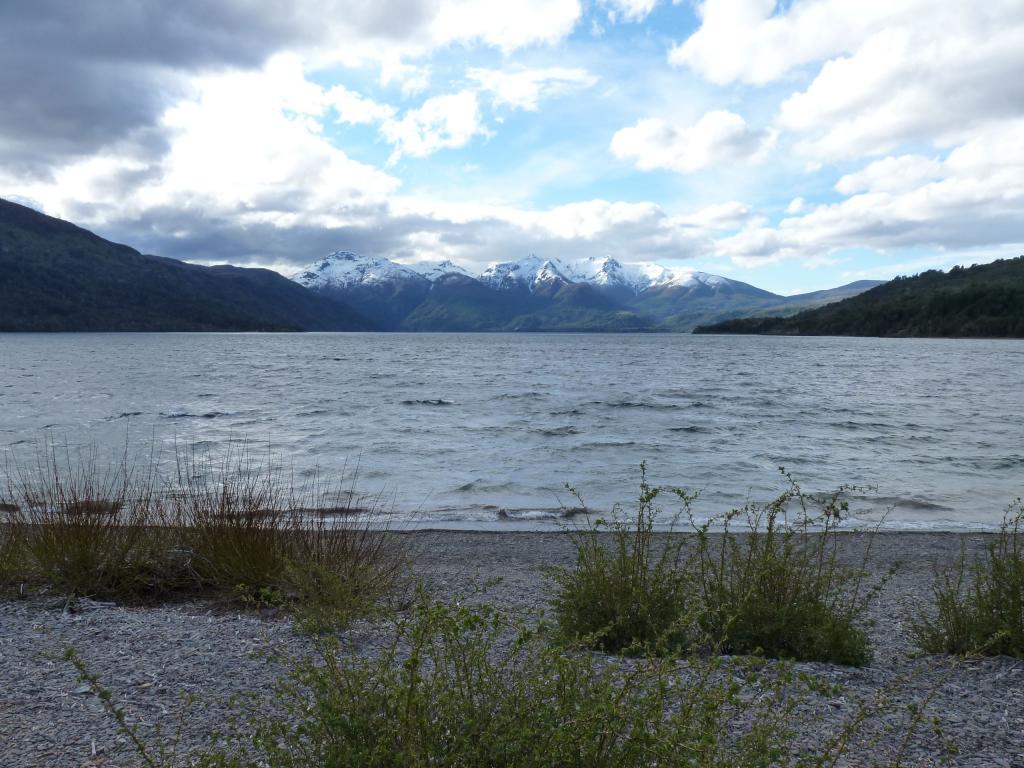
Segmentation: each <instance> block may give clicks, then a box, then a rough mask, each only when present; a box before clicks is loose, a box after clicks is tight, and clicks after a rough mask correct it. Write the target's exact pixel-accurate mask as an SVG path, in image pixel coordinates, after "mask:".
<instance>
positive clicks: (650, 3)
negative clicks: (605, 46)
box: [601, 0, 658, 24]
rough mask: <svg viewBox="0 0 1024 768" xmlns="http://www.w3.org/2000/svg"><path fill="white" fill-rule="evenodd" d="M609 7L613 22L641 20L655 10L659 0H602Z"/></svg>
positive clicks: (609, 16) (610, 19)
mask: <svg viewBox="0 0 1024 768" xmlns="http://www.w3.org/2000/svg"><path fill="white" fill-rule="evenodd" d="M601 4H602V5H603V6H605V7H606V8H607V9H608V19H609V21H611V22H612V23H613V24H615V23H616V22H619V21H628V22H634V23H635V22H640V21H643V20H644V19H646V18H647V16H648V15H649V14H650V13H651V11H653V10H654V6H656V5H657V4H658V0H601Z"/></svg>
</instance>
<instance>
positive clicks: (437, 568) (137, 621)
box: [0, 531, 1024, 768]
mask: <svg viewBox="0 0 1024 768" xmlns="http://www.w3.org/2000/svg"><path fill="white" fill-rule="evenodd" d="M404 536H405V537H406V538H407V541H408V543H409V546H410V549H412V550H413V552H414V554H415V557H416V568H417V570H418V572H419V574H420V575H421V576H422V578H423V579H424V581H425V582H426V584H427V586H428V588H430V589H431V590H432V591H434V592H435V593H436V594H438V596H439V597H443V598H446V599H454V598H455V597H465V596H466V595H468V594H469V593H470V591H471V588H472V587H473V586H474V585H480V584H483V583H484V582H486V581H488V580H490V579H491V578H492V577H493V576H494V575H495V574H500V575H502V576H503V580H502V581H501V583H499V584H498V585H496V586H491V587H489V588H488V589H487V591H486V593H485V594H484V595H483V596H474V597H473V598H472V599H487V600H491V601H494V602H496V603H498V604H501V605H504V606H508V607H513V608H517V609H521V608H525V609H538V608H543V607H544V606H545V605H546V595H548V594H549V589H550V587H549V585H548V584H547V582H546V580H545V579H544V577H543V575H542V573H541V569H542V568H543V567H545V566H550V565H559V564H562V565H570V564H571V563H572V562H573V556H574V551H573V548H572V542H571V540H570V538H569V537H568V536H566V535H564V534H559V533H508V532H501V533H491V532H452V531H445V532H418V533H409V534H404ZM967 543H968V547H969V553H977V552H979V551H980V550H981V547H982V546H983V544H984V537H983V536H971V537H969V539H968V542H967ZM859 546H861V545H860V544H859V543H858V542H857V540H854V539H852V538H851V539H850V544H849V545H846V546H844V550H843V554H844V557H848V558H850V559H851V562H852V561H853V560H854V559H856V558H857V557H858V555H859V549H858V547H859ZM959 547H960V537H959V536H957V535H954V534H941V533H885V534H880V535H879V537H878V538H877V539H876V542H875V544H874V547H873V550H872V556H871V560H870V565H871V570H872V571H873V572H875V573H883V572H884V571H885V570H886V569H887V568H888V566H889V564H890V563H891V562H893V561H894V560H896V559H899V560H901V561H903V562H904V566H903V568H902V570H901V571H900V573H899V575H898V576H897V577H896V578H895V579H894V580H892V581H891V582H890V583H889V584H888V585H887V586H886V587H885V589H884V590H883V592H882V594H881V596H880V598H879V600H878V602H877V603H876V604H875V605H874V606H873V608H872V610H871V618H872V619H873V620H874V627H873V628H872V630H871V632H872V640H873V643H874V646H875V659H874V661H873V662H872V663H871V664H870V665H869V666H867V667H863V668H860V669H852V668H846V667H840V666H836V665H830V664H810V663H805V664H799V665H797V666H798V668H799V669H800V670H802V671H805V672H808V673H811V674H814V675H817V676H819V677H821V678H824V679H827V680H828V681H829V682H831V683H838V684H840V685H841V686H843V693H842V696H841V697H839V698H835V699H830V700H820V701H817V700H811V701H808V702H807V703H806V704H805V705H803V706H804V707H805V714H806V715H807V717H808V722H809V723H810V724H811V725H809V726H808V727H807V728H805V729H804V730H802V731H801V736H800V740H799V743H800V747H801V748H802V749H804V750H806V751H807V752H808V753H813V751H814V748H815V745H816V744H818V743H820V741H821V739H822V738H826V737H827V736H828V735H829V734H830V733H831V732H833V731H834V730H835V729H836V728H837V727H839V725H840V724H841V721H842V718H843V717H846V716H849V715H850V714H851V713H852V712H853V711H854V709H855V707H856V706H857V702H859V701H865V700H870V699H871V698H872V697H873V696H876V695H878V694H879V693H882V692H885V693H886V694H887V695H888V696H889V697H890V699H891V700H892V702H893V704H894V709H893V710H892V711H890V712H889V713H888V714H886V715H885V716H884V717H879V718H876V719H875V720H874V721H872V725H871V727H870V728H869V729H867V731H865V732H864V733H862V734H861V735H860V736H859V737H858V738H857V739H856V740H855V743H854V745H853V748H852V750H851V752H850V754H849V755H848V756H847V757H846V758H845V759H844V761H843V762H841V763H840V765H844V766H862V765H863V766H868V765H874V764H878V763H880V762H882V761H884V760H885V759H886V755H888V754H890V753H891V751H892V750H893V749H894V748H895V746H896V745H897V744H899V743H900V741H901V740H902V739H903V735H904V734H903V730H904V729H905V725H906V720H905V718H904V716H903V715H902V714H899V712H900V711H901V709H902V707H904V706H905V705H906V704H907V703H910V702H919V701H921V700H923V699H924V698H926V697H928V696H929V695H931V701H930V703H929V710H928V711H929V713H930V714H932V715H938V716H939V717H940V719H941V721H942V727H943V732H944V736H945V738H947V739H950V740H952V741H953V742H954V743H955V744H956V745H957V749H958V752H957V754H955V755H952V756H946V755H945V753H944V752H943V749H942V743H941V741H940V740H939V739H937V738H936V737H935V736H934V735H932V734H931V733H930V732H929V730H928V729H927V728H924V729H921V732H920V733H918V734H917V735H916V736H915V737H914V738H912V739H911V741H910V743H909V746H908V755H907V759H906V760H905V761H904V764H905V765H915V764H916V765H935V764H949V765H954V766H963V767H964V768H981V766H1004V767H1006V768H1024V661H1022V660H1019V659H1009V658H1005V657H996V658H991V659H981V660H977V661H970V662H964V661H960V660H957V659H954V658H951V657H945V656H918V655H914V654H913V651H914V649H913V647H912V643H911V639H910V638H909V637H908V635H907V630H906V623H905V621H904V617H905V616H906V615H907V613H908V611H909V610H910V609H912V608H914V607H915V606H920V605H927V604H928V603H929V601H930V584H931V579H932V575H933V564H934V563H936V562H944V561H945V562H949V561H950V560H951V558H952V557H955V556H956V555H957V554H958V552H959ZM384 636H385V633H384V632H382V631H381V628H380V627H379V626H376V627H375V626H373V625H371V624H368V623H357V625H356V626H355V627H353V628H352V629H351V630H349V631H348V632H347V633H346V635H345V636H344V638H343V640H344V643H345V647H346V648H350V649H351V650H352V652H353V653H360V654H371V655H372V654H373V653H375V652H376V651H377V650H378V649H379V648H380V643H381V642H382V639H383V637H384ZM68 645H71V646H73V647H74V648H75V649H76V651H77V652H78V654H79V656H80V657H81V658H82V659H83V661H84V662H85V664H86V665H87V667H88V668H89V670H90V672H92V673H94V674H96V675H98V676H99V679H100V681H101V684H102V685H103V686H104V687H105V688H109V689H111V690H112V691H113V693H114V696H115V699H116V701H117V703H118V705H119V706H122V707H124V709H125V713H126V715H127V717H128V718H129V721H130V722H132V723H134V724H137V727H138V729H139V733H140V736H142V738H143V739H144V740H150V741H152V740H153V738H154V729H155V728H157V727H159V728H160V730H161V732H162V733H164V734H165V735H171V736H174V737H175V741H174V743H172V744H171V746H172V748H173V751H174V755H175V758H176V761H177V764H180V765H188V764H189V758H190V756H194V755H196V754H197V753H198V752H199V751H200V750H202V749H203V748H204V747H206V746H208V745H209V738H210V734H211V733H212V732H213V731H215V730H216V729H217V728H219V727H223V726H225V725H226V724H227V722H228V718H229V716H230V715H231V714H232V713H234V712H236V711H237V709H236V708H235V707H236V704H235V703H234V702H232V701H231V699H232V697H233V696H235V695H237V694H240V693H245V692H256V693H257V694H265V693H267V692H269V691H270V690H271V689H272V687H273V685H274V682H275V680H277V679H278V678H279V676H280V675H281V673H282V665H280V664H277V663H274V662H271V661H268V660H267V659H268V658H276V657H282V658H288V657H298V656H302V655H304V654H307V653H309V652H310V651H311V649H310V647H309V644H308V642H307V641H306V640H305V639H304V638H303V637H302V636H301V635H299V634H298V633H296V632H295V631H294V629H293V627H292V626H291V624H290V623H289V622H288V621H287V620H286V619H282V618H279V617H267V616H257V615H253V614H247V613H226V612H224V611H223V610H222V609H221V608H218V607H216V606H213V605H211V604H207V603H201V602H196V603H186V604H174V605H163V606H154V607H144V608H136V607H131V608H128V607H119V606H117V605H114V604H112V603H106V602H93V601H77V602H75V603H74V604H73V605H72V604H68V603H67V601H66V600H63V599H60V600H55V599H32V598H30V599H23V600H15V601H11V602H0V766H3V768H44V767H47V766H55V767H56V766H60V767H61V768H64V767H65V766H83V767H84V766H89V767H90V768H92V767H98V766H105V767H106V768H112V767H113V766H118V767H120V766H134V765H138V764H140V761H139V760H138V759H137V756H136V755H135V754H134V752H133V751H132V746H131V744H130V743H129V742H128V741H127V740H126V739H125V738H124V736H123V734H121V733H120V732H119V731H118V728H117V726H116V724H115V723H114V722H113V720H112V719H111V718H110V716H109V715H108V714H106V713H105V712H104V711H103V706H102V703H101V702H100V701H99V700H98V699H97V698H96V697H95V696H94V695H92V691H91V688H90V687H89V686H88V685H86V684H84V683H82V682H81V680H79V678H78V675H77V673H76V671H75V670H74V669H73V668H72V667H71V666H70V665H69V664H68V663H67V662H65V661H64V660H63V658H62V654H63V651H64V649H65V648H66V647H67V646H68ZM190 695H194V698H195V701H190V700H189V697H190Z"/></svg>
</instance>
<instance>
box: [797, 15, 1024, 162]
mask: <svg viewBox="0 0 1024 768" xmlns="http://www.w3.org/2000/svg"><path fill="white" fill-rule="evenodd" d="M976 7H978V8H981V7H983V6H976ZM1018 8H1021V6H1018ZM994 16H995V14H993V17H994ZM948 21H949V23H950V24H954V23H956V21H955V20H952V19H949V20H948ZM1005 22H1006V23H1005V24H1000V23H998V19H997V18H986V19H983V20H979V23H976V24H962V23H961V24H958V26H957V27H954V28H955V29H956V33H954V34H950V32H949V30H948V29H941V28H937V27H936V26H935V24H934V22H932V23H921V24H919V25H916V26H914V27H908V28H902V29H901V28H895V29H890V30H885V31H881V32H878V33H876V34H874V35H872V36H871V37H869V38H868V39H867V40H865V41H864V43H863V44H862V45H861V46H859V47H858V48H857V50H856V52H855V53H853V54H852V55H850V56H846V57H841V58H837V59H833V60H831V61H829V62H827V63H826V64H825V65H824V66H823V67H822V68H821V71H820V72H819V73H818V74H817V76H816V77H815V78H814V80H813V81H812V82H811V84H810V85H809V86H808V87H807V88H806V89H805V90H804V91H802V92H797V93H794V94H793V95H792V96H790V97H789V98H788V99H786V100H785V101H784V102H783V103H782V104H781V106H780V108H779V118H778V123H779V125H780V127H782V128H784V129H787V130H790V131H792V132H795V133H799V134H802V135H803V136H804V137H805V138H804V139H803V143H802V145H801V146H799V147H798V150H799V151H801V152H803V154H805V155H808V156H811V157H817V158H825V159H830V158H844V157H857V156H860V155H865V154H881V153H884V152H890V151H892V150H894V149H896V148H898V147H899V146H901V145H902V144H905V143H908V142H921V141H927V142H930V143H932V144H935V145H939V146H942V145H946V146H948V145H950V144H952V143H955V142H957V141H960V140H962V139H964V138H966V137H968V136H969V135H970V134H971V133H972V132H974V131H976V130H977V129H978V128H979V127H981V126H984V125H985V124H987V123H990V122H992V121H996V120H1003V119H1007V118H1013V117H1015V116H1016V115H1018V114H1019V113H1020V110H1021V104H1024V79H1022V78H1021V77H1020V72H1022V71H1024V10H1022V11H1020V12H1019V13H1018V18H1016V19H1015V20H1014V19H1006V20H1005Z"/></svg>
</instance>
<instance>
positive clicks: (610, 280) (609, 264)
mask: <svg viewBox="0 0 1024 768" xmlns="http://www.w3.org/2000/svg"><path fill="white" fill-rule="evenodd" d="M449 274H457V275H463V276H466V277H472V276H473V275H471V274H470V273H469V272H468V271H467V270H466V269H464V268H463V267H460V266H459V265H458V264H455V263H454V262H452V261H450V260H444V261H419V262H415V263H412V264H399V263H397V262H394V261H391V260H390V259H385V258H382V257H378V256H359V255H357V254H354V253H350V252H348V251H337V252H335V253H332V254H330V255H328V256H326V257H325V258H324V259H322V260H321V261H319V262H317V263H315V264H311V265H310V266H308V267H306V268H305V269H303V270H301V271H300V272H298V273H296V274H295V275H293V276H292V279H293V280H295V281H297V282H299V283H301V284H302V285H304V286H306V287H307V288H349V287H352V286H356V285H381V284H385V283H394V282H398V281H402V280H412V281H415V282H422V281H424V280H427V281H429V282H434V281H435V280H437V279H438V278H440V277H443V276H444V275H449ZM476 279H477V280H479V281H480V282H482V283H483V284H484V285H487V286H489V287H491V288H494V289H498V290H502V289H510V288H515V287H525V288H527V289H528V290H530V291H534V290H536V289H537V288H538V287H539V286H546V285H551V284H555V283H558V282H565V283H580V282H582V283H590V284H591V285H594V286H597V287H600V288H606V289H608V288H613V289H614V288H618V289H625V290H628V291H630V292H631V293H633V294H634V295H638V294H641V293H643V292H644V291H646V290H649V289H651V288H662V287H680V288H689V289H700V288H701V287H707V288H710V289H712V290H716V289H719V288H721V287H723V286H730V285H733V284H735V283H734V281H732V280H729V279H727V278H724V277H719V276H717V275H710V274H707V273H706V272H697V271H694V270H691V269H669V268H668V267H663V266H661V265H660V264H654V263H652V262H639V263H623V262H620V261H619V260H618V259H615V258H614V257H612V256H603V257H596V256H592V257H590V258H587V259H580V260H579V261H573V262H563V261H561V260H560V259H557V258H550V259H545V258H542V257H540V256H536V255H530V256H527V257H526V258H525V259H520V260H519V261H504V262H499V263H495V264H491V265H490V266H489V267H487V269H485V270H484V271H483V272H482V273H481V274H480V275H478V276H476ZM736 285H740V284H736Z"/></svg>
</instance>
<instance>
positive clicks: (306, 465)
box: [0, 334, 1024, 529]
mask: <svg viewBox="0 0 1024 768" xmlns="http://www.w3.org/2000/svg"><path fill="white" fill-rule="evenodd" d="M0 366H2V367H0V449H2V450H3V451H4V452H6V453H7V454H8V456H10V455H12V454H13V456H14V458H15V460H16V461H21V462H24V461H25V459H27V458H30V457H31V456H32V455H33V453H32V452H33V450H34V446H37V445H39V444H40V442H41V441H44V440H47V439H50V440H53V441H56V442H58V443H60V444H61V445H63V444H64V443H65V442H66V443H67V444H69V445H70V446H71V447H72V452H74V451H76V450H77V449H78V448H79V447H83V446H84V447H89V446H98V447H99V449H100V450H101V452H105V453H107V454H109V455H110V456H116V455H117V453H118V451H120V450H122V449H123V446H124V445H125V441H126V440H127V441H128V442H129V444H130V445H131V446H133V448H132V450H146V451H148V450H149V448H150V446H151V445H152V443H153V441H154V440H155V441H156V442H157V444H158V446H160V447H168V446H172V445H173V444H174V442H175V441H177V442H178V443H182V442H197V443H200V444H202V445H204V446H209V447H212V448H214V449H217V448H221V447H223V446H225V445H226V444H227V443H228V442H229V441H232V440H239V439H243V438H244V439H247V440H249V441H251V442H252V443H255V444H258V446H260V450H265V449H266V448H267V446H269V449H270V451H271V452H272V453H275V454H277V455H280V456H281V457H283V458H284V460H285V461H286V462H287V463H288V465H289V466H290V467H293V468H294V469H295V471H296V472H298V473H299V474H300V475H302V474H309V473H310V472H311V471H312V470H313V469H314V468H316V467H319V469H320V470H321V471H322V472H323V473H324V474H327V475H332V476H333V475H334V473H340V471H341V470H342V469H343V468H344V469H345V471H346V472H347V474H348V476H349V477H350V478H351V477H352V476H353V475H355V482H356V487H357V488H358V489H359V490H361V491H363V492H366V493H374V494H376V493H381V492H382V493H383V494H384V496H385V498H386V499H387V503H388V504H389V505H390V506H393V508H394V510H395V511H396V512H397V513H398V514H399V515H400V516H402V517H405V518H408V519H414V520H415V521H416V524H418V525H429V526H439V527H486V528H503V527H524V526H532V527H550V526H552V525H554V524H556V521H557V519H558V516H559V513H560V510H561V509H562V508H564V507H574V506H577V504H578V502H577V501H576V500H575V499H574V498H573V497H572V495H571V494H570V493H568V492H567V491H566V488H565V486H566V484H567V483H568V484H571V485H572V486H573V487H575V488H576V489H578V491H579V492H580V493H581V494H582V496H583V498H584V500H585V501H586V503H587V505H588V506H589V507H591V508H594V509H598V510H607V509H608V508H609V507H610V506H611V505H612V504H614V503H616V502H621V503H623V504H627V505H628V504H629V503H630V500H631V499H634V498H635V496H636V490H637V484H638V481H639V464H640V462H642V461H645V462H646V463H647V466H648V477H649V479H650V481H651V482H652V483H655V484H660V483H664V484H671V485H676V486H683V487H686V488H689V489H694V490H700V491H701V500H700V502H699V503H698V505H697V507H696V511H697V513H698V514H700V515H711V514H716V513H721V512H725V511H727V510H728V509H729V508H731V507H733V506H736V505H740V504H742V503H744V502H745V501H746V500H748V499H749V500H757V501H763V500H767V499H768V498H771V496H772V495H774V494H775V493H777V492H778V491H779V490H781V488H782V487H783V484H782V480H781V476H780V475H779V472H778V467H779V466H784V467H785V468H786V469H787V470H788V471H790V472H791V473H792V474H793V475H794V477H795V478H796V479H797V480H799V481H800V482H801V484H802V485H803V487H804V488H805V489H806V490H809V491H828V490H831V489H832V488H834V487H836V486H838V485H840V484H855V485H860V486H874V489H872V490H867V491H862V492H856V493H853V494H851V498H852V509H853V511H854V513H855V515H856V516H857V518H858V519H876V518H877V517H878V516H879V515H881V514H883V513H887V516H886V525H887V526H890V527H897V528H947V529H949V528H952V529H956V528H964V527H967V528H984V527H989V526H992V525H995V524H997V523H998V522H999V520H1000V519H1001V516H1002V512H1003V511H1004V510H1005V508H1006V506H1007V504H1008V503H1009V502H1010V501H1012V499H1013V498H1015V497H1016V496H1018V495H1020V494H1022V493H1024V342H1021V341H986V340H945V339H867V338H785V337H783V338H779V337H745V336H689V335H554V334H547V335H544V334H536V335H533V334H524V335H504V334H494V335H491V334H280V335H278V334H272V335H269V334H268V335H258V334H252V335H248V334H77V335H75V334H54V335H36V334H26V335H11V334H6V335H0ZM356 470H357V472H356ZM667 512H668V508H666V513H667ZM666 519H667V517H666Z"/></svg>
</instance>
